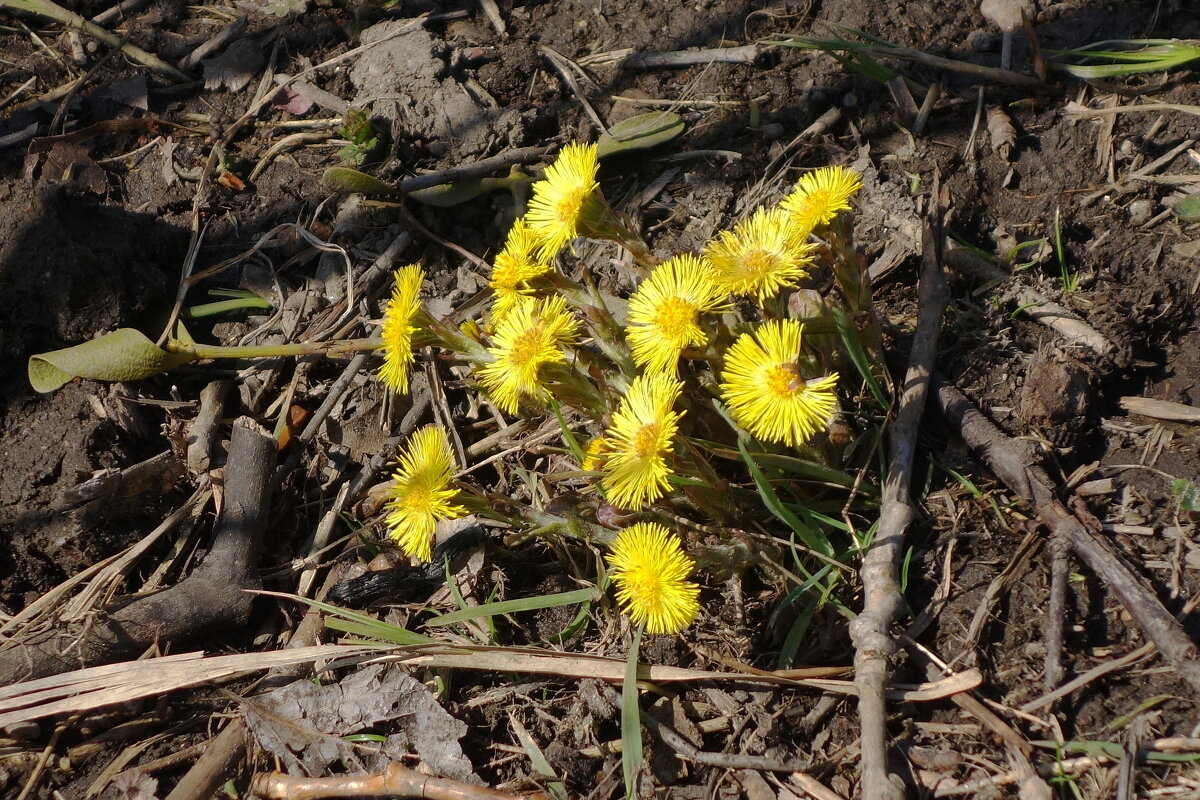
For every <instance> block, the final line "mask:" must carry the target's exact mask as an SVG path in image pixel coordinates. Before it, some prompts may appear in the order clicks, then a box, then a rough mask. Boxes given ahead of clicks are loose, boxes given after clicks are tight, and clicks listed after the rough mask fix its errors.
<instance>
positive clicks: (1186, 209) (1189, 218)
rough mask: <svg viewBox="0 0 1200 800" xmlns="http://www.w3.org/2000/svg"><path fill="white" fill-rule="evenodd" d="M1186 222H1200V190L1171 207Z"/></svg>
mask: <svg viewBox="0 0 1200 800" xmlns="http://www.w3.org/2000/svg"><path fill="white" fill-rule="evenodd" d="M1171 210H1172V211H1174V212H1175V216H1177V217H1179V219H1181V220H1183V221H1184V222H1200V192H1193V193H1192V194H1189V195H1188V196H1187V197H1185V198H1183V199H1182V200H1180V201H1179V202H1178V203H1176V204H1175V207H1174V208H1172V209H1171Z"/></svg>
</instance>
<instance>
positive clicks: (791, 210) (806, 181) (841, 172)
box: [779, 167, 862, 231]
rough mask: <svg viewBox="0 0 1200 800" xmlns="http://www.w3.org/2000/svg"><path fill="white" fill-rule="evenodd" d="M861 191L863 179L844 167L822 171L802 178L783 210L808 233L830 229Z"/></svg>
mask: <svg viewBox="0 0 1200 800" xmlns="http://www.w3.org/2000/svg"><path fill="white" fill-rule="evenodd" d="M861 188H862V177H861V176H860V175H859V174H858V173H857V172H855V171H854V170H850V169H846V168H845V167H821V168H820V169H814V170H813V171H812V172H810V173H808V174H807V175H805V176H803V177H802V178H800V180H799V181H798V182H797V183H796V188H795V189H793V190H792V193H791V194H789V195H788V196H787V197H785V198H784V199H783V202H782V203H780V204H779V205H780V208H782V209H783V210H784V211H786V212H787V213H788V214H790V215H791V217H792V223H793V224H794V225H796V226H797V227H799V228H802V229H804V230H806V231H811V230H812V229H813V228H818V227H820V226H822V225H828V224H829V223H830V222H832V221H833V218H834V217H836V216H837V215H838V212H839V211H849V210H850V198H851V197H853V196H854V194H855V193H856V192H857V191H858V190H859V189H861Z"/></svg>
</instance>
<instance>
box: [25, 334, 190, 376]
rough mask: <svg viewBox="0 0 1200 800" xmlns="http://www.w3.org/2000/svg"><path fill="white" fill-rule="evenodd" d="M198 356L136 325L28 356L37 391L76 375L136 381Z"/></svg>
mask: <svg viewBox="0 0 1200 800" xmlns="http://www.w3.org/2000/svg"><path fill="white" fill-rule="evenodd" d="M194 359H195V356H194V355H192V354H190V353H168V352H167V351H165V350H163V349H162V348H160V347H158V346H157V345H155V344H154V342H152V341H150V340H149V339H147V338H146V336H145V334H143V333H142V332H141V331H138V330H135V329H133V328H118V329H117V330H115V331H113V332H112V333H106V334H105V335H103V336H101V337H99V338H97V339H92V340H91V341H90V342H84V343H83V344H77V345H75V346H73V347H65V348H63V349H62V350H52V351H50V352H49V353H39V354H37V355H35V356H30V357H29V384H30V385H31V386H32V387H33V389H34V391H37V392H53V391H54V390H55V389H57V388H59V387H60V386H62V385H63V384H65V383H68V382H70V381H71V380H72V379H73V378H91V379H92V380H98V381H136V380H141V379H142V378H149V377H150V376H151V375H157V374H158V373H160V372H166V371H167V370H169V369H171V368H172V367H177V366H179V365H180V364H184V363H186V362H188V361H192V360H194Z"/></svg>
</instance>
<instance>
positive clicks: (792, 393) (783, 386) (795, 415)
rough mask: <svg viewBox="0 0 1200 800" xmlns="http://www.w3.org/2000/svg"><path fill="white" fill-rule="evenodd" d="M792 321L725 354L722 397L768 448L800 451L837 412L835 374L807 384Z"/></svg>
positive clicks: (799, 329)
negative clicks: (779, 446)
mask: <svg viewBox="0 0 1200 800" xmlns="http://www.w3.org/2000/svg"><path fill="white" fill-rule="evenodd" d="M803 332H804V326H803V325H802V324H801V323H799V322H797V321H795V320H775V321H772V322H765V323H763V324H762V325H760V326H759V327H758V330H756V331H755V332H754V333H753V334H750V333H746V334H743V335H741V336H739V337H738V339H737V341H736V342H734V343H733V345H732V346H731V347H730V348H729V349H728V350H727V351H726V352H725V370H724V372H723V373H722V375H721V379H722V383H721V397H722V399H724V401H725V403H726V404H727V405H728V406H729V413H730V414H732V415H733V418H734V420H736V421H737V423H738V424H739V425H741V426H742V427H743V428H745V429H746V430H748V431H749V432H750V433H752V434H754V435H755V436H757V437H758V438H759V439H762V440H764V441H768V442H783V443H784V444H786V445H790V446H792V447H799V446H801V445H803V444H804V443H805V442H807V441H808V440H809V439H811V438H812V436H813V434H815V433H817V431H820V430H823V429H824V428H825V426H826V424H828V422H829V420H830V418H831V417H832V416H833V412H834V410H835V409H836V408H837V398H836V397H835V396H834V388H835V387H836V386H837V380H838V376H837V373H834V374H832V375H829V376H826V377H824V378H817V379H814V380H805V379H804V378H803V377H802V376H801V375H800V365H799V359H800V338H801V335H802V334H803Z"/></svg>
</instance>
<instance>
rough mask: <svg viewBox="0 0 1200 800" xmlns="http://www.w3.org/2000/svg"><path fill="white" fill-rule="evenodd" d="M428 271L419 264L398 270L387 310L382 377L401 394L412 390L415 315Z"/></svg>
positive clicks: (380, 375)
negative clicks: (410, 388)
mask: <svg viewBox="0 0 1200 800" xmlns="http://www.w3.org/2000/svg"><path fill="white" fill-rule="evenodd" d="M424 280H425V272H424V270H422V269H421V266H420V265H419V264H410V265H408V266H407V267H401V268H400V269H398V270H396V285H395V286H394V287H393V288H392V298H391V300H389V301H388V304H387V307H386V308H384V310H383V365H382V366H381V367H380V368H379V379H380V380H381V381H383V382H384V384H385V385H386V386H389V387H390V388H392V389H394V390H395V391H397V392H399V393H400V394H406V393H407V392H408V371H409V367H411V366H412V363H413V361H415V360H416V357H415V356H414V355H413V350H412V338H413V334H414V333H415V332H416V327H415V326H414V325H413V318H414V317H415V316H416V315H417V311H418V310H419V309H420V308H421V301H420V299H419V295H420V293H421V283H422V282H423V281H424Z"/></svg>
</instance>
